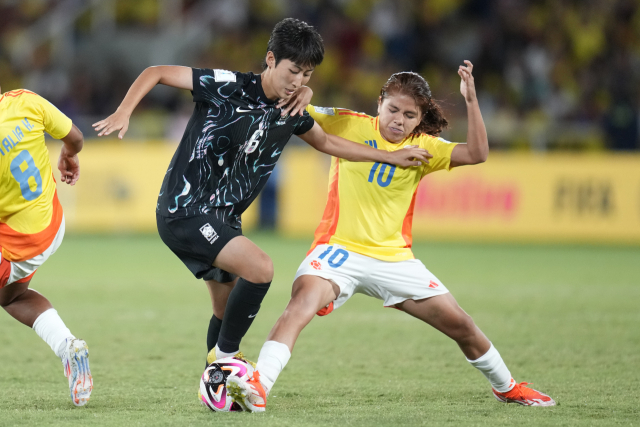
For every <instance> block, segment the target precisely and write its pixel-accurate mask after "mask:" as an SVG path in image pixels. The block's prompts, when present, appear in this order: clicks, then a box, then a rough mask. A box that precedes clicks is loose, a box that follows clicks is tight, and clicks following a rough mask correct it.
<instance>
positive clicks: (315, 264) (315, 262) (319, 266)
mask: <svg viewBox="0 0 640 427" xmlns="http://www.w3.org/2000/svg"><path fill="white" fill-rule="evenodd" d="M309 265H311V267H313V268H315V269H316V270H322V264H320V261H318V260H317V259H314V260H313V261H311V262H310V263H309Z"/></svg>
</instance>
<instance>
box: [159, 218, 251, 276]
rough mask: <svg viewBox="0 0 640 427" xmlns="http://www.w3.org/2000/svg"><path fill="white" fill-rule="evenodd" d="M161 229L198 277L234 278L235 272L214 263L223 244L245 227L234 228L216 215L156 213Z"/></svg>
mask: <svg viewBox="0 0 640 427" xmlns="http://www.w3.org/2000/svg"><path fill="white" fill-rule="evenodd" d="M156 224H157V226H158V233H160V238H161V239H162V241H163V242H164V244H165V245H167V246H168V247H169V249H171V251H172V252H173V253H174V254H176V255H177V256H178V258H180V260H181V261H182V262H183V263H184V265H186V266H187V268H188V269H189V270H190V271H191V272H192V273H193V275H194V276H196V278H198V279H204V280H215V281H217V282H221V283H226V282H231V281H233V280H234V279H235V278H236V275H235V274H231V273H228V272H226V271H224V270H221V269H219V268H216V267H214V266H213V261H214V260H215V259H216V257H217V256H218V254H219V253H220V251H221V250H222V248H224V247H225V245H226V244H227V243H229V241H230V240H231V239H233V238H234V237H238V236H242V229H240V228H233V227H231V226H230V225H228V224H225V223H224V222H222V221H220V220H219V219H217V218H216V217H215V215H198V216H189V217H164V216H161V215H158V214H156Z"/></svg>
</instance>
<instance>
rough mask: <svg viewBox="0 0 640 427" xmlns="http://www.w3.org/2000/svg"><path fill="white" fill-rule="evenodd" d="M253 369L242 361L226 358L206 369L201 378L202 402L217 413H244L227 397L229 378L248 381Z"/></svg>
mask: <svg viewBox="0 0 640 427" xmlns="http://www.w3.org/2000/svg"><path fill="white" fill-rule="evenodd" d="M252 375H253V367H252V366H251V365H250V364H249V363H247V362H245V361H244V360H242V359H238V358H235V357H225V358H223V359H218V360H216V361H215V362H213V363H212V364H210V365H209V366H207V367H206V369H205V370H204V373H203V374H202V377H201V378H200V392H199V393H198V394H199V395H200V401H201V402H202V404H203V405H204V406H206V407H207V408H209V409H211V410H212V411H215V412H232V411H242V407H241V406H240V405H239V404H238V403H237V402H234V400H233V399H232V398H231V397H229V396H228V395H227V378H228V377H229V376H237V377H239V378H241V379H243V380H248V379H249V378H251V376H252Z"/></svg>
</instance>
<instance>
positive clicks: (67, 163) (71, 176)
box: [58, 145, 80, 185]
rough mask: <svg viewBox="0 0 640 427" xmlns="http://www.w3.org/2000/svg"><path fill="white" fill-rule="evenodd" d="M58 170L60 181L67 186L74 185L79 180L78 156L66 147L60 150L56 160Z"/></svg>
mask: <svg viewBox="0 0 640 427" xmlns="http://www.w3.org/2000/svg"><path fill="white" fill-rule="evenodd" d="M58 169H59V170H60V180H61V181H62V182H66V183H67V184H69V185H75V183H76V182H77V181H78V178H80V161H79V160H78V154H77V153H74V152H73V151H71V150H69V149H68V148H67V146H66V145H63V146H62V149H61V150H60V158H59V159H58Z"/></svg>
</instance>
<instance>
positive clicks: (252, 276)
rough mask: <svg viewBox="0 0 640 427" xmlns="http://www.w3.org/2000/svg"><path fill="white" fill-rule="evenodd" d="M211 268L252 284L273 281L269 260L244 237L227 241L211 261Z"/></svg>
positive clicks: (271, 265) (271, 264)
mask: <svg viewBox="0 0 640 427" xmlns="http://www.w3.org/2000/svg"><path fill="white" fill-rule="evenodd" d="M213 266H214V267H218V268H220V269H222V270H224V271H228V272H229V273H232V274H235V275H236V276H239V277H242V278H243V279H245V280H248V281H249V282H253V283H268V282H271V280H273V262H272V261H271V258H269V255H267V254H266V253H265V252H264V251H263V250H262V249H260V248H259V247H258V246H257V245H256V244H255V243H253V242H252V241H251V240H249V239H247V238H246V237H244V236H238V237H236V238H234V239H232V240H231V241H229V243H227V244H226V246H225V247H224V248H222V250H221V251H220V253H219V254H218V256H217V257H216V259H215V261H213Z"/></svg>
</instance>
